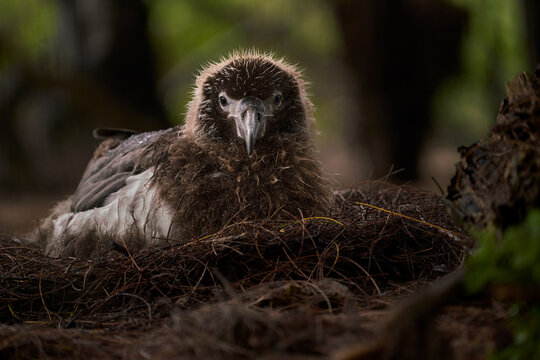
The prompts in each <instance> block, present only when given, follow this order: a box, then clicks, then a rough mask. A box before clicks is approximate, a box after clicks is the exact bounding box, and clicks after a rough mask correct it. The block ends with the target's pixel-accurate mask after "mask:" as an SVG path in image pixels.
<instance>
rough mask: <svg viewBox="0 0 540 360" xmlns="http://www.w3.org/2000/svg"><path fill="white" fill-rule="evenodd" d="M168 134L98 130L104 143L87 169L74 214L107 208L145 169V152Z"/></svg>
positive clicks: (96, 131)
mask: <svg viewBox="0 0 540 360" xmlns="http://www.w3.org/2000/svg"><path fill="white" fill-rule="evenodd" d="M166 131H167V130H162V131H154V132H147V133H142V134H136V133H135V132H133V131H130V130H122V129H96V130H94V136H95V137H96V138H98V139H104V140H103V141H102V143H101V144H100V145H99V147H98V148H97V149H96V151H95V153H94V156H93V158H92V160H90V163H89V164H88V166H87V167H86V170H85V172H84V174H83V176H82V179H81V182H80V183H79V186H78V187H77V190H76V191H75V194H74V195H73V198H72V205H71V210H72V211H73V212H78V211H85V210H89V209H93V208H96V207H100V206H103V205H104V203H105V200H106V199H107V197H108V196H109V195H110V194H112V193H114V192H116V191H118V190H119V189H121V188H122V187H124V186H125V184H126V179H127V178H128V177H130V176H131V175H135V174H138V173H140V172H141V171H144V170H145V169H143V168H141V167H140V166H139V162H140V160H141V158H142V155H143V152H144V151H145V149H146V148H147V146H148V145H149V144H151V143H153V142H154V141H155V140H156V139H157V138H158V137H159V136H160V135H161V134H163V133H164V132H166Z"/></svg>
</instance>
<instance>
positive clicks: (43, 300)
mask: <svg viewBox="0 0 540 360" xmlns="http://www.w3.org/2000/svg"><path fill="white" fill-rule="evenodd" d="M42 277H43V268H41V271H40V273H39V282H38V289H39V296H40V297H41V303H42V304H43V307H44V308H45V311H47V316H48V317H49V321H52V318H51V312H50V311H49V309H48V308H47V305H45V299H43V292H42V291H41V278H42Z"/></svg>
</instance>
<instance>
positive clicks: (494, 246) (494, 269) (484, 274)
mask: <svg viewBox="0 0 540 360" xmlns="http://www.w3.org/2000/svg"><path fill="white" fill-rule="evenodd" d="M478 240H479V242H478V248H477V250H476V251H475V252H474V254H472V256H471V257H470V258H469V259H468V262H467V264H468V273H467V276H466V278H465V287H466V289H467V290H468V291H469V292H470V293H473V294H474V293H477V292H479V291H481V290H483V289H484V288H485V287H486V286H487V285H489V284H502V285H510V284H511V285H512V286H523V287H524V288H531V289H536V290H538V289H540V210H538V209H534V210H532V211H530V213H529V214H528V216H527V218H526V219H525V221H524V222H523V223H521V224H519V225H517V226H513V227H511V228H508V229H507V230H506V231H505V232H504V234H503V236H502V237H501V238H498V237H497V236H495V232H494V231H487V232H485V233H484V234H482V235H480V236H479V237H478ZM509 317H510V325H511V327H512V328H513V329H514V343H513V344H512V345H511V346H509V347H508V348H506V349H503V350H501V351H499V352H497V353H495V354H494V355H493V357H494V358H495V359H540V304H538V303H536V304H534V303H530V304H517V303H516V304H514V305H513V306H512V307H511V308H510V311H509Z"/></svg>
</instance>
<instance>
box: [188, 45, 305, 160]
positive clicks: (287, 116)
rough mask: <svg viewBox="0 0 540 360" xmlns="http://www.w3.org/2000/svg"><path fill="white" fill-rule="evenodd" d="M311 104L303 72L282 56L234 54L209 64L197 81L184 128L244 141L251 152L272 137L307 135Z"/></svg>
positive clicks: (225, 139)
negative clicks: (278, 57)
mask: <svg viewBox="0 0 540 360" xmlns="http://www.w3.org/2000/svg"><path fill="white" fill-rule="evenodd" d="M312 124H313V118H312V105H311V103H310V102H309V99H308V97H307V95H306V91H305V82H304V81H303V80H302V78H301V75H300V73H299V72H298V71H297V70H296V69H295V68H294V67H293V66H291V65H289V64H287V63H285V62H284V61H283V60H277V59H275V58H274V57H273V56H271V55H267V54H260V53H255V52H244V53H234V54H232V55H231V56H229V57H228V58H226V59H223V60H222V61H221V62H219V63H216V64H210V65H209V66H207V67H206V68H205V69H204V70H203V71H202V72H201V74H200V75H199V76H198V78H197V81H196V88H195V91H194V96H193V99H192V101H191V102H190V104H189V108H188V113H187V119H186V131H187V132H190V133H192V135H193V136H195V137H196V138H199V139H204V140H210V141H222V142H230V141H238V140H240V141H243V142H244V143H245V146H246V150H247V153H248V154H249V155H251V154H252V153H253V151H254V150H255V149H256V147H257V143H259V142H264V141H265V140H267V139H269V138H272V137H273V136H276V135H277V136H280V135H284V134H293V135H295V134H298V135H301V136H306V135H307V136H309V135H310V134H311V130H312Z"/></svg>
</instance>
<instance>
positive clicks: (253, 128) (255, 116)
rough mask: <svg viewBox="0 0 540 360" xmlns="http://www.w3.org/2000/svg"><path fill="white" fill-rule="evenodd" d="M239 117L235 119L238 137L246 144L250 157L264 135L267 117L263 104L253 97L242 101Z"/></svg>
mask: <svg viewBox="0 0 540 360" xmlns="http://www.w3.org/2000/svg"><path fill="white" fill-rule="evenodd" d="M239 113H240V114H239V116H236V117H235V121H236V132H237V135H238V136H239V137H240V138H242V139H244V141H245V142H246V149H247V152H248V155H251V154H252V153H253V148H254V146H255V142H256V141H257V138H258V137H260V136H262V135H264V129H265V127H266V116H265V111H264V104H263V102H262V101H261V100H260V99H258V98H256V97H252V96H248V97H246V98H244V99H242V100H241V102H240V108H239Z"/></svg>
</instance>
